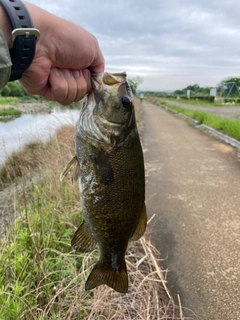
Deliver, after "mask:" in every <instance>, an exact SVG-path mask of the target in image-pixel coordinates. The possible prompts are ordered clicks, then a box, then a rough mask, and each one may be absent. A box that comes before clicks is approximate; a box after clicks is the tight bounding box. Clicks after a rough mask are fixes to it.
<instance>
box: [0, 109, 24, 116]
mask: <svg viewBox="0 0 240 320" xmlns="http://www.w3.org/2000/svg"><path fill="white" fill-rule="evenodd" d="M21 114H22V112H21V111H20V110H16V109H14V108H4V109H0V117H6V116H20V115H21Z"/></svg>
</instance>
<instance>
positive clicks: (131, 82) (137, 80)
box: [128, 76, 143, 94]
mask: <svg viewBox="0 0 240 320" xmlns="http://www.w3.org/2000/svg"><path fill="white" fill-rule="evenodd" d="M141 83H143V79H142V78H141V77H139V76H137V77H135V78H132V79H130V78H129V79H128V84H129V86H130V88H131V90H132V93H133V94H136V91H137V87H138V86H139V85H140V84H141Z"/></svg>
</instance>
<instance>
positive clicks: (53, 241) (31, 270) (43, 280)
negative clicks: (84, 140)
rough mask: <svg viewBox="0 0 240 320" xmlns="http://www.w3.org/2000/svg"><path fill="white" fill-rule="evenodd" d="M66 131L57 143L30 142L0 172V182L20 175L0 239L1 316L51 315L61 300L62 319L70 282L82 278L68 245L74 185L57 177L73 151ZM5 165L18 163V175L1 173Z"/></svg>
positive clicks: (76, 211) (74, 218)
mask: <svg viewBox="0 0 240 320" xmlns="http://www.w3.org/2000/svg"><path fill="white" fill-rule="evenodd" d="M65 131H66V132H67V134H66V132H63V133H61V137H65V138H64V139H65V141H63V142H62V143H61V144H59V143H57V142H56V140H55V138H52V140H50V142H48V144H47V145H45V146H44V145H42V146H39V145H37V144H36V145H29V147H28V148H27V150H28V152H22V153H20V156H18V157H16V155H14V156H13V159H14V160H12V161H10V159H9V160H8V162H7V163H6V165H5V169H4V170H3V171H2V172H4V174H1V180H2V181H3V180H6V181H7V182H8V183H10V181H9V179H10V178H11V179H12V181H14V180H15V179H16V178H17V177H18V176H19V175H20V176H21V177H22V180H21V181H19V185H20V188H19V190H20V191H19V193H18V194H17V195H16V194H15V196H13V197H12V201H13V202H14V206H15V207H16V208H17V212H18V215H19V218H18V219H17V220H16V222H15V224H14V225H13V226H11V227H10V229H9V232H8V235H7V236H6V237H5V238H3V239H0V319H6V320H7V319H56V318H57V314H59V308H60V305H61V308H62V311H61V312H62V316H61V317H60V318H61V319H63V318H64V316H63V314H65V313H66V312H67V311H66V310H67V305H68V304H69V303H70V299H71V300H74V294H73V292H71V287H72V285H73V283H74V285H76V282H78V283H79V285H80V283H81V282H82V281H83V279H81V278H80V279H79V278H76V272H77V270H76V266H77V267H78V268H79V266H81V264H82V257H81V256H80V255H79V256H76V254H75V253H73V251H72V250H71V247H70V238H71V235H72V233H73V231H74V226H75V225H76V226H77V225H79V224H80V220H81V207H80V202H79V190H78V184H77V183H76V184H74V185H73V184H71V183H70V182H65V183H62V184H61V183H60V182H59V173H60V171H61V169H62V168H63V166H64V165H65V164H66V162H67V161H68V158H67V157H66V154H67V155H69V157H70V154H71V152H72V147H71V146H69V142H68V143H66V142H67V138H68V139H69V138H71V135H72V138H73V137H74V130H71V131H70V133H69V130H65ZM25 149H26V148H25ZM30 150H31V151H32V152H33V151H34V157H35V158H36V159H37V160H36V161H35V163H32V159H31V156H30ZM60 150H61V151H62V152H60ZM25 151H26V150H25ZM16 159H17V160H16ZM6 166H7V167H8V171H9V172H12V170H13V169H15V167H16V166H17V167H18V170H17V172H20V174H16V175H15V176H12V177H11V176H10V175H6V171H7V169H6ZM24 169H25V170H24ZM2 172H1V173H2ZM29 172H31V175H35V176H38V177H39V179H40V181H39V183H38V184H36V183H33V182H31V181H32V180H31V176H29ZM74 279H75V280H74ZM63 288H68V289H69V290H64V289H63ZM84 295H86V293H84ZM61 299H62V300H64V303H63V302H62V304H61V301H62V300H61ZM83 312H85V311H84V308H83Z"/></svg>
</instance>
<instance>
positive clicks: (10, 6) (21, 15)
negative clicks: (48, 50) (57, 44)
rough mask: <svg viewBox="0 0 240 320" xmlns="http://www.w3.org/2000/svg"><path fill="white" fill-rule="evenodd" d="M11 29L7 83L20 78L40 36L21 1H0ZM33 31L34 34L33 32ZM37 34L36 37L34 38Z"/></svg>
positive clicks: (28, 64) (31, 58)
mask: <svg viewBox="0 0 240 320" xmlns="http://www.w3.org/2000/svg"><path fill="white" fill-rule="evenodd" d="M0 4H1V5H2V7H3V9H4V10H5V12H6V14H7V16H8V18H9V22H10V24H11V27H12V30H13V31H12V35H13V46H12V48H11V49H10V50H9V52H10V56H11V60H12V70H11V76H10V79H9V81H14V80H17V79H20V78H21V77H22V74H23V72H25V71H26V70H27V69H28V67H29V66H30V64H31V63H32V60H33V58H34V54H35V48H36V41H37V39H38V37H39V35H40V33H39V31H38V30H37V29H34V28H33V23H32V20H31V17H30V15H29V13H28V10H27V8H26V7H25V5H24V4H23V2H22V1H21V0H14V1H13V0H0ZM33 31H34V32H33ZM36 34H38V37H36Z"/></svg>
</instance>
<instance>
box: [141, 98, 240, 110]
mask: <svg viewBox="0 0 240 320" xmlns="http://www.w3.org/2000/svg"><path fill="white" fill-rule="evenodd" d="M146 99H147V100H148V101H150V102H154V103H160V102H162V101H165V100H168V101H172V102H176V103H182V104H188V105H193V106H202V107H223V106H226V105H224V104H222V103H224V100H223V99H218V100H216V101H214V102H208V101H204V100H203V101H201V100H194V99H191V100H188V99H170V98H166V99H162V98H161V97H154V96H149V97H146ZM239 105H240V103H236V104H235V106H239Z"/></svg>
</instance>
